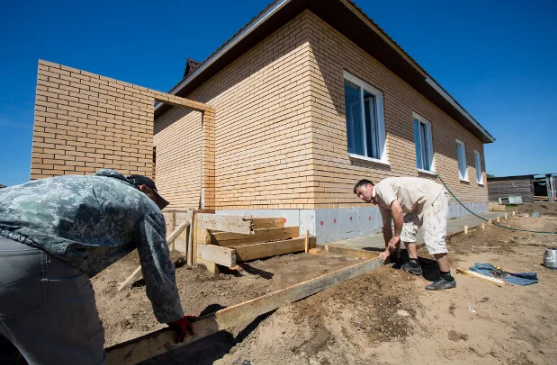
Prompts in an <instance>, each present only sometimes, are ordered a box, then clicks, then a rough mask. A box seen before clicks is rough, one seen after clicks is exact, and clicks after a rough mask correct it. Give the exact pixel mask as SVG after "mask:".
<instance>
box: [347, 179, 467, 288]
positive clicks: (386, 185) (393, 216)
mask: <svg viewBox="0 0 557 365" xmlns="http://www.w3.org/2000/svg"><path fill="white" fill-rule="evenodd" d="M354 194H356V195H357V196H358V197H359V198H360V199H362V200H363V201H365V202H367V203H373V204H376V205H377V206H379V211H380V212H381V216H382V218H383V237H384V239H385V252H382V253H381V255H380V256H381V258H382V259H383V260H386V259H387V258H388V257H389V255H390V253H391V252H393V251H394V250H395V249H396V247H397V245H398V244H399V242H400V241H402V242H404V244H405V245H406V249H407V250H408V256H409V258H410V260H409V261H408V262H405V263H404V264H403V265H402V266H401V269H403V270H405V271H408V272H410V273H412V274H415V275H421V274H422V268H421V266H420V263H419V261H418V252H417V246H416V234H417V233H418V229H419V228H420V227H422V226H423V236H424V241H425V246H426V248H427V250H428V252H429V253H430V254H431V255H433V256H435V259H436V260H437V263H438V264H439V270H440V271H441V277H440V278H439V279H438V280H437V281H435V282H433V283H431V284H430V285H428V286H426V289H429V290H441V289H450V288H455V287H456V282H455V280H454V278H453V277H452V276H451V272H450V270H449V258H448V256H447V252H448V251H447V246H446V244H445V237H446V235H447V218H448V215H449V201H450V198H449V193H448V192H447V190H446V189H445V188H444V187H443V186H441V185H439V184H437V183H435V182H433V181H431V180H428V179H424V178H418V177H390V178H387V179H383V180H381V181H380V182H379V183H378V184H377V185H374V184H373V183H372V182H371V181H369V180H366V179H363V180H360V181H358V183H357V184H356V185H355V186H354ZM391 221H392V222H394V235H393V230H392V228H391Z"/></svg>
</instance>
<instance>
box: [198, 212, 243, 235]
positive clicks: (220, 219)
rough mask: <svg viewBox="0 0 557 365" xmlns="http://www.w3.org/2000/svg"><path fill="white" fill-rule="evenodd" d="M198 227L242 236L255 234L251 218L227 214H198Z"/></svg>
mask: <svg viewBox="0 0 557 365" xmlns="http://www.w3.org/2000/svg"><path fill="white" fill-rule="evenodd" d="M197 226H198V227H199V228H204V229H211V230H216V231H223V232H232V233H240V234H252V233H253V221H252V220H251V216H243V215H225V214H198V215H197Z"/></svg>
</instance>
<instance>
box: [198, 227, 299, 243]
mask: <svg viewBox="0 0 557 365" xmlns="http://www.w3.org/2000/svg"><path fill="white" fill-rule="evenodd" d="M298 232H299V228H298V227H275V228H259V229H256V230H254V234H249V235H248V234H238V233H228V232H215V233H211V234H210V235H209V236H206V238H207V239H209V240H210V241H209V242H206V243H207V244H213V245H220V246H234V245H237V244H243V243H251V242H267V241H272V240H285V239H288V238H293V237H298Z"/></svg>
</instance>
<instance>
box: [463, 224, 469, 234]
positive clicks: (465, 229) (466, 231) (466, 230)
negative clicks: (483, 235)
mask: <svg viewBox="0 0 557 365" xmlns="http://www.w3.org/2000/svg"><path fill="white" fill-rule="evenodd" d="M464 234H468V226H464Z"/></svg>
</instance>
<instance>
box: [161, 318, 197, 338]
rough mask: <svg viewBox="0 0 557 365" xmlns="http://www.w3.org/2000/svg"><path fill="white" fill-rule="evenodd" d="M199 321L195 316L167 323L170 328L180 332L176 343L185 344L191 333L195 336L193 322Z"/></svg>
mask: <svg viewBox="0 0 557 365" xmlns="http://www.w3.org/2000/svg"><path fill="white" fill-rule="evenodd" d="M196 320H197V317H194V316H184V317H183V318H180V319H179V320H177V321H174V322H170V323H167V324H168V326H169V327H170V328H172V329H174V330H176V331H178V336H177V337H176V343H178V342H184V340H185V339H186V335H187V333H188V332H189V333H190V335H193V334H194V332H193V322H195V321H196Z"/></svg>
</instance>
